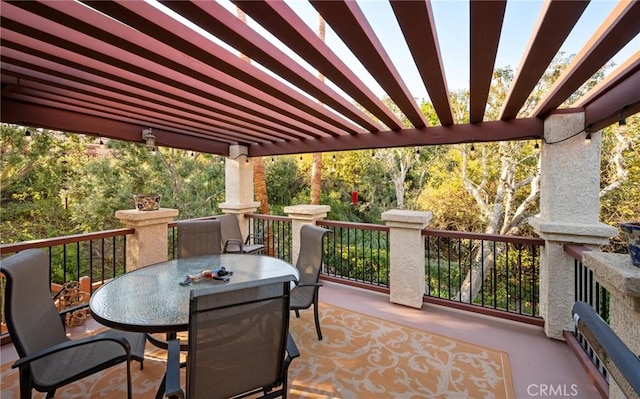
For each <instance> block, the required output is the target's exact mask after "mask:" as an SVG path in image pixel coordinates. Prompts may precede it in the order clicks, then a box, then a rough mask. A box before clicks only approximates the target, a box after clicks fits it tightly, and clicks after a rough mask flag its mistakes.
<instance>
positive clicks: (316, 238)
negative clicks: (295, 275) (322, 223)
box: [296, 224, 329, 284]
mask: <svg viewBox="0 0 640 399" xmlns="http://www.w3.org/2000/svg"><path fill="white" fill-rule="evenodd" d="M327 233H329V230H327V229H325V228H322V227H319V226H315V225H312V224H305V225H304V226H302V227H301V228H300V252H299V254H298V261H297V262H296V268H297V269H298V272H299V273H300V278H299V282H300V283H301V284H313V283H316V282H317V281H318V278H319V276H320V268H321V267H322V262H323V258H324V236H325V234H327Z"/></svg>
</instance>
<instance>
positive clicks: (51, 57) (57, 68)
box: [2, 27, 295, 139]
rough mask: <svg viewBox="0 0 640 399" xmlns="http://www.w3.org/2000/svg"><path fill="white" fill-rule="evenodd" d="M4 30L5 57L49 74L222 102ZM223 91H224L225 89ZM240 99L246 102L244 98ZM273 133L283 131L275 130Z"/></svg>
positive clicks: (252, 106)
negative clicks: (22, 53) (29, 53)
mask: <svg viewBox="0 0 640 399" xmlns="http://www.w3.org/2000/svg"><path fill="white" fill-rule="evenodd" d="M2 32H3V33H2V42H3V45H4V48H5V50H4V51H3V55H4V57H3V58H11V60H12V61H13V62H14V63H16V64H21V62H20V61H19V59H20V58H21V59H22V60H23V62H22V65H23V66H25V65H26V66H27V67H29V68H31V69H33V70H38V71H40V72H42V73H45V74H58V73H61V72H62V73H64V74H65V75H66V77H67V78H68V79H75V80H78V79H82V80H84V82H85V83H86V84H90V85H96V84H97V85H100V86H102V87H106V88H109V87H116V86H118V87H120V89H121V91H123V92H132V91H133V90H134V89H137V90H139V91H140V92H142V93H146V92H150V93H154V94H155V95H157V96H159V97H160V98H171V99H173V100H174V101H176V102H178V103H180V102H190V103H191V104H196V105H198V106H201V105H200V104H202V102H203V101H204V102H205V103H206V102H208V103H209V104H210V106H211V107H212V108H214V109H215V108H216V107H217V106H218V105H217V104H216V103H214V102H213V100H216V98H215V96H213V95H210V94H208V93H203V92H201V93H200V94H201V95H202V96H204V97H205V98H209V100H205V99H204V98H202V97H201V96H198V94H197V93H198V91H199V90H201V88H193V89H190V88H189V87H184V86H182V84H177V83H176V84H175V85H174V84H171V81H169V82H167V81H165V82H164V83H162V82H160V81H155V80H153V79H150V78H147V77H142V76H140V75H136V74H135V73H133V72H129V70H128V69H118V68H117V67H112V66H111V65H109V64H103V63H101V62H100V61H98V60H96V59H92V58H89V57H85V56H83V55H80V54H76V53H73V52H69V51H66V50H64V49H60V48H57V47H54V46H52V45H49V44H47V43H39V42H38V43H36V44H34V45H32V46H29V44H30V43H31V42H33V41H34V40H35V39H32V38H29V37H24V36H20V35H19V34H16V33H15V32H10V31H6V30H5V28H4V27H3V28H2ZM14 36H17V37H16V38H15V39H16V42H12V41H11V40H10V39H14ZM18 43H22V44H25V45H24V46H23V45H22V44H18ZM99 45H100V43H97V44H96V47H99ZM35 47H38V48H39V49H40V50H38V51H36V50H32V49H33V48H35ZM20 50H24V51H29V50H31V51H32V52H33V53H37V54H36V56H31V57H30V61H29V60H26V61H25V58H29V56H28V55H22V56H21V55H20V54H19V53H18V52H19V51H20ZM37 56H40V58H37ZM29 63H30V66H29ZM132 69H135V68H132ZM167 74H169V75H171V72H170V71H167ZM177 79H178V78H177ZM161 80H163V79H161ZM185 80H188V78H186V77H185ZM174 81H175V80H174ZM222 94H223V95H224V94H225V93H222ZM239 101H240V102H243V101H244V100H239ZM222 103H225V101H224V100H222ZM227 105H229V109H232V108H231V107H232V106H233V105H235V104H234V103H233V102H230V103H227ZM245 107H246V108H247V109H248V110H249V112H255V111H256V110H260V109H259V108H260V107H258V106H256V105H255V104H250V103H249V102H246V104H245ZM262 111H263V113H262V114H261V117H262V118H266V117H267V116H265V112H266V113H270V112H271V111H268V110H262ZM236 113H237V112H236ZM272 119H274V120H276V121H278V122H281V121H282V117H281V116H279V115H275V116H274V117H273V118H272ZM292 123H294V124H295V122H293V121H292ZM271 135H279V134H278V133H271ZM279 138H280V139H288V138H290V137H289V136H280V137H279Z"/></svg>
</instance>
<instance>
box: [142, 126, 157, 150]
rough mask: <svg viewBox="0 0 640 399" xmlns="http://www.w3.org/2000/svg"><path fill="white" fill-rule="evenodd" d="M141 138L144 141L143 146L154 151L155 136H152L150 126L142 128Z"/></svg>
mask: <svg viewBox="0 0 640 399" xmlns="http://www.w3.org/2000/svg"><path fill="white" fill-rule="evenodd" d="M142 139H143V140H144V141H145V146H146V147H147V148H148V149H150V150H154V151H155V149H156V136H154V135H153V133H152V132H151V128H149V129H144V130H143V131H142Z"/></svg>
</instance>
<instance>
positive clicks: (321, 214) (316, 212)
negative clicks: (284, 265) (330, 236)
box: [284, 205, 331, 265]
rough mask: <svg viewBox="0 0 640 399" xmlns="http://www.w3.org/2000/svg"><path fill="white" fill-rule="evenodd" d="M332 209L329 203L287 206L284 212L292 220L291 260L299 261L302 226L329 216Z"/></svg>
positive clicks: (293, 261)
mask: <svg viewBox="0 0 640 399" xmlns="http://www.w3.org/2000/svg"><path fill="white" fill-rule="evenodd" d="M330 210H331V207H330V206H329V205H292V206H285V207H284V212H285V213H286V214H287V215H289V217H290V218H291V219H292V221H291V235H292V240H291V243H292V249H291V252H292V253H291V262H292V263H293V264H294V265H295V264H296V262H298V254H299V253H300V228H302V226H304V225H305V224H316V220H321V219H324V218H326V217H327V214H328V213H329V211H330Z"/></svg>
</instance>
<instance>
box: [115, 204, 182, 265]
mask: <svg viewBox="0 0 640 399" xmlns="http://www.w3.org/2000/svg"><path fill="white" fill-rule="evenodd" d="M176 216H178V210H177V209H168V208H160V209H158V210H157V211H139V210H137V209H126V210H121V211H116V217H117V218H118V219H120V222H122V223H123V224H124V225H125V226H126V227H129V228H134V229H135V230H136V231H135V233H133V236H128V237H127V253H126V257H127V271H131V270H135V269H137V268H139V267H142V266H147V265H151V264H153V263H158V262H164V261H166V260H167V259H168V254H169V243H168V235H169V234H168V229H169V222H172V221H173V220H174V219H175V217H176Z"/></svg>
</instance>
